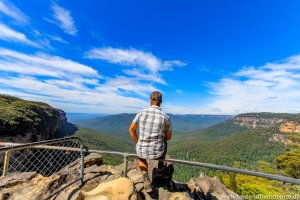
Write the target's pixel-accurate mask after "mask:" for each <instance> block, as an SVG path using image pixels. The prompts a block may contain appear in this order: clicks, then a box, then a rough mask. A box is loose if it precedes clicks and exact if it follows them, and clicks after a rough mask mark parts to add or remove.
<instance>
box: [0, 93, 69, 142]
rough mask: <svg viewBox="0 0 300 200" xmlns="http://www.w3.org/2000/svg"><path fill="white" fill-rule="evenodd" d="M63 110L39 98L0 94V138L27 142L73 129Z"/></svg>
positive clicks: (7, 140) (51, 137)
mask: <svg viewBox="0 0 300 200" xmlns="http://www.w3.org/2000/svg"><path fill="white" fill-rule="evenodd" d="M74 131H75V127H74V126H72V125H71V124H70V123H68V122H67V118H66V113H65V112H64V111H62V110H60V109H56V108H53V107H51V106H49V105H48V104H45V103H41V102H33V101H26V100H23V99H20V98H16V97H11V96H7V95H0V139H1V140H2V141H5V142H15V143H27V142H36V141H40V140H48V139H54V138H58V137H60V136H63V135H65V132H68V133H70V132H74Z"/></svg>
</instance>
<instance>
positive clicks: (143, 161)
mask: <svg viewBox="0 0 300 200" xmlns="http://www.w3.org/2000/svg"><path fill="white" fill-rule="evenodd" d="M138 166H139V168H140V170H141V172H142V174H143V175H144V174H146V173H147V174H148V163H147V160H146V159H142V158H139V159H138Z"/></svg>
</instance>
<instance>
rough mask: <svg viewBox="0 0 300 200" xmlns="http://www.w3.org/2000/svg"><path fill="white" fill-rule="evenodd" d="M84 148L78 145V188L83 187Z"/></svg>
mask: <svg viewBox="0 0 300 200" xmlns="http://www.w3.org/2000/svg"><path fill="white" fill-rule="evenodd" d="M84 151H85V149H84V146H83V144H80V172H79V175H80V186H82V185H83V178H84Z"/></svg>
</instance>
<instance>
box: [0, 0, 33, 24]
mask: <svg viewBox="0 0 300 200" xmlns="http://www.w3.org/2000/svg"><path fill="white" fill-rule="evenodd" d="M0 12H2V13H3V14H5V15H7V16H8V17H11V18H13V19H14V20H15V21H16V22H18V23H20V24H27V23H28V17H27V16H26V15H25V14H24V13H23V12H22V11H21V10H20V9H19V8H17V7H16V6H15V5H14V4H12V3H11V2H9V1H7V0H0Z"/></svg>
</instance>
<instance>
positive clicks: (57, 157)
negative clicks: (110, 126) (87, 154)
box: [0, 138, 83, 200]
mask: <svg viewBox="0 0 300 200" xmlns="http://www.w3.org/2000/svg"><path fill="white" fill-rule="evenodd" d="M1 147H2V148H1ZM1 147H0V158H1V159H0V173H1V175H2V176H1V177H0V199H30V200H31V199H46V198H50V197H52V196H53V195H54V194H55V193H57V192H58V190H62V189H64V188H65V187H66V186H69V185H71V184H73V183H74V182H76V181H79V180H80V179H81V178H82V176H83V174H82V171H83V164H82V163H83V144H82V142H81V140H79V139H78V138H65V139H57V140H51V141H48V142H47V141H44V142H37V143H31V144H9V143H2V146H1ZM80 158H82V159H80ZM81 160H82V162H81ZM71 169H72V170H71Z"/></svg>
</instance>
